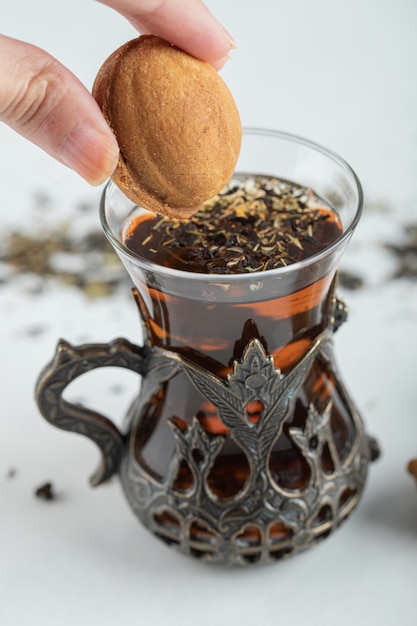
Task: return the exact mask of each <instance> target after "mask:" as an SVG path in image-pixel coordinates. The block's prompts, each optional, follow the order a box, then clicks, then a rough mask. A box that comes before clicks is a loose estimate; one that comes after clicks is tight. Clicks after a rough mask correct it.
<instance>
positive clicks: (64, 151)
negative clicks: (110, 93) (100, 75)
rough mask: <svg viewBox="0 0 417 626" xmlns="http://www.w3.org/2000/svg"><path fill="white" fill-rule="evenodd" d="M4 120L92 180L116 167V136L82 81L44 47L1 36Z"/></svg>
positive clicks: (0, 89)
mask: <svg viewBox="0 0 417 626" xmlns="http://www.w3.org/2000/svg"><path fill="white" fill-rule="evenodd" d="M0 121H3V122H5V123H6V124H7V125H8V126H10V127H11V128H12V129H13V130H15V131H17V132H18V133H19V134H20V135H22V136H23V137H25V138H26V139H29V140H30V141H32V142H33V143H35V144H36V145H38V146H39V147H40V148H42V149H43V150H45V152H47V153H48V154H50V155H51V156H53V157H54V158H55V159H57V160H58V161H60V162H61V163H63V164H64V165H67V166H68V167H70V168H71V169H73V170H75V171H76V172H77V173H78V174H80V175H81V176H82V177H83V178H85V179H86V180H87V181H88V182H89V183H91V184H96V185H98V184H100V183H102V182H103V181H104V180H105V179H106V178H107V177H109V176H110V174H112V172H113V170H114V168H115V167H116V163H117V159H118V154H119V149H118V146H117V142H116V139H115V137H114V135H113V133H112V131H111V130H110V128H109V127H108V125H107V124H106V122H105V120H104V118H103V116H102V114H101V111H100V109H99V107H98V106H97V104H96V102H95V100H94V98H93V97H92V96H91V94H90V93H89V92H88V90H87V89H86V88H85V87H84V86H83V85H82V83H81V82H80V81H79V80H78V79H77V78H76V77H75V76H74V75H73V74H72V73H71V72H70V71H69V70H67V69H66V68H65V67H63V66H62V65H61V64H60V63H59V62H58V61H57V60H56V59H54V58H53V57H51V56H50V55H49V54H47V53H46V52H44V51H43V50H41V49H39V48H37V47H35V46H32V45H30V44H27V43H23V42H21V41H17V40H15V39H11V38H9V37H5V36H2V35H0Z"/></svg>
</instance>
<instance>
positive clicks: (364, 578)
mask: <svg viewBox="0 0 417 626" xmlns="http://www.w3.org/2000/svg"><path fill="white" fill-rule="evenodd" d="M207 4H208V6H209V7H210V8H211V9H212V10H213V12H214V13H215V14H216V15H217V16H218V18H219V19H220V20H221V21H223V22H224V24H225V25H226V27H227V28H228V29H229V30H230V32H231V33H232V34H233V36H234V38H235V40H236V42H237V45H238V47H237V49H236V50H235V51H234V53H233V60H231V61H230V62H229V63H228V64H227V66H226V67H225V69H224V70H223V71H222V75H223V77H224V78H225V80H226V82H227V83H228V85H229V87H230V88H231V90H232V92H233V94H234V96H235V98H236V101H237V104H238V106H239V109H240V112H241V116H242V121H243V124H244V125H250V126H263V127H269V128H275V129H279V130H284V131H288V132H292V133H296V134H301V135H304V136H306V137H308V138H310V139H313V140H315V141H317V142H319V143H322V144H324V145H325V146H327V147H330V148H332V149H333V150H335V151H336V152H339V154H341V155H342V156H343V157H344V158H345V159H346V160H347V161H348V162H349V163H350V164H351V165H352V166H353V168H354V169H355V170H356V172H357V173H358V175H359V177H360V179H361V180H362V183H363V186H364V189H365V195H366V208H365V214H364V216H363V219H362V222H361V224H360V225H359V227H358V229H357V231H356V233H355V235H354V238H353V240H352V241H351V244H350V247H349V250H348V252H347V253H346V255H345V257H344V260H343V263H342V267H343V268H344V269H348V270H354V271H355V272H357V273H360V274H361V275H362V276H363V277H364V278H365V287H364V288H362V289H360V290H357V291H352V292H350V291H349V292H345V293H342V294H341V295H342V296H343V297H344V298H345V300H347V302H348V304H349V306H350V318H349V321H348V323H347V324H345V325H344V326H343V327H342V329H341V330H340V331H339V333H338V335H337V336H336V351H337V355H338V361H339V366H340V369H341V371H342V373H343V376H344V379H345V381H346V382H347V386H348V388H349V389H350V390H351V392H352V395H353V397H354V398H355V401H356V404H357V405H358V407H359V408H360V410H361V412H362V414H363V416H364V419H365V422H366V424H367V428H368V430H369V431H370V432H371V433H372V434H375V435H376V436H377V437H378V439H379V441H380V444H381V447H382V452H383V454H382V457H381V459H380V460H379V461H378V462H377V463H375V464H374V465H372V466H371V468H370V474H369V480H368V483H367V487H366V490H365V494H364V497H363V499H362V501H361V503H360V505H359V507H358V509H357V510H356V511H355V513H354V514H353V516H352V518H351V519H350V520H349V521H348V522H347V523H346V524H345V525H344V526H343V527H342V528H341V529H340V530H338V531H337V533H335V534H334V535H333V536H331V537H330V538H329V539H327V540H326V541H325V542H324V543H322V544H321V545H319V546H318V547H316V548H315V549H313V550H311V551H310V552H307V553H305V554H303V555H301V556H298V557H296V558H294V559H293V560H288V561H285V562H281V563H278V564H277V565H274V566H273V567H267V568H253V569H247V570H223V569H220V568H212V567H208V566H204V565H203V564H201V563H198V562H194V561H193V560H191V559H186V558H184V557H182V556H180V555H178V554H176V553H175V552H174V551H172V550H170V549H168V548H167V547H166V546H165V545H163V544H162V543H159V542H158V541H157V540H155V539H154V538H153V537H151V536H150V535H149V534H148V533H147V531H145V530H144V529H143V528H142V527H141V526H140V525H139V523H138V522H137V521H136V519H135V518H134V516H133V514H132V513H131V512H130V510H129V508H128V505H127V504H126V502H125V500H124V498H123V495H122V493H121V489H120V486H119V484H118V482H117V480H114V481H112V482H111V483H110V484H109V485H107V486H104V487H100V488H99V489H97V490H92V489H90V487H89V486H88V484H87V480H86V479H87V477H88V476H89V475H90V474H91V473H92V471H93V470H94V465H95V463H97V462H98V455H97V452H96V449H95V447H94V446H93V445H92V444H91V443H90V442H89V441H87V440H84V439H82V438H80V437H76V436H74V435H70V434H67V433H63V432H62V431H58V430H56V429H54V428H52V427H51V426H50V425H48V424H47V423H46V422H44V421H43V419H42V418H41V417H40V415H39V413H38V411H37V408H36V406H35V403H34V399H33V389H34V384H35V381H36V378H37V376H38V374H39V372H40V370H41V368H42V367H43V366H44V364H45V363H46V362H47V361H48V360H49V359H50V358H51V356H52V353H53V350H54V347H55V344H56V341H57V339H58V338H59V337H61V336H63V337H65V338H67V339H68V340H70V341H72V342H75V343H79V342H81V341H104V342H106V341H109V340H110V339H113V338H114V337H116V336H125V337H128V338H130V339H132V340H133V341H135V340H138V338H139V324H138V322H137V319H136V315H135V308H134V305H133V303H132V302H131V300H130V297H129V294H128V293H126V294H119V295H118V296H117V297H116V296H113V297H111V298H107V299H101V300H94V301H91V300H88V299H86V298H85V296H84V295H83V294H82V293H80V292H79V291H78V290H75V289H69V288H63V287H61V286H59V285H58V284H52V285H48V287H47V288H46V289H44V291H43V292H42V293H40V294H38V295H30V293H29V292H30V289H28V284H27V279H24V280H20V279H19V280H16V281H15V282H14V281H9V282H7V283H6V284H5V285H0V385H1V388H0V623H1V624H2V626H21V625H22V626H23V625H25V626H26V625H27V624H42V625H43V626H49V625H54V626H57V625H59V626H67V625H70V624H71V625H73V624H75V623H77V624H79V625H80V626H87V625H88V626H95V625H96V624H100V625H101V626H107V625H108V624H115V623H127V622H132V623H137V624H144V625H146V626H156V625H158V626H160V625H162V624H170V625H172V626H191V625H192V626H194V625H195V624H197V623H198V624H199V626H205V625H209V624H210V625H218V624H219V625H220V624H225V623H227V624H230V625H233V626H234V625H236V626H237V625H239V626H249V625H253V624H258V625H259V626H269V625H272V624H276V623H288V622H289V621H291V623H292V624H296V625H297V626H298V625H300V626H304V625H305V624H311V625H312V626H315V625H320V626H323V625H325V624H326V625H327V624H329V625H334V624H339V625H346V626H347V625H349V626H350V625H351V624H356V625H364V626H365V625H367V626H368V625H371V626H372V625H378V626H379V625H387V626H388V625H390V626H391V625H392V624H394V623H396V624H397V623H398V624H401V625H402V626H412V625H415V624H416V623H417V618H416V605H415V589H416V569H417V489H416V488H415V485H414V483H413V481H412V480H411V477H410V476H409V475H408V474H407V473H406V471H405V466H406V464H407V462H408V460H409V459H410V458H412V457H413V456H417V408H416V407H417V377H416V371H417V354H416V340H417V331H416V329H417V284H416V280H415V279H414V281H413V280H406V279H402V280H392V278H391V275H392V272H393V271H395V261H394V259H393V257H392V255H391V254H389V253H388V252H387V251H386V250H385V248H384V245H383V244H385V243H387V242H401V241H402V237H403V234H402V233H403V227H404V225H407V224H412V223H414V224H416V223H417V174H416V172H417V81H416V78H415V77H416V66H417V38H416V35H415V31H416V26H417V4H416V2H415V0H396V1H395V2H394V0H391V1H389V0H350V2H344V1H343V2H342V1H341V0H315V1H314V2H312V1H310V0H293V1H291V2H289V1H288V0H286V1H285V0H273V1H272V0H271V1H270V2H268V1H267V0H257V1H256V2H248V1H246V0H242V1H238V0H227V1H224V0H223V1H221V0H211V1H209V2H208V3H207ZM178 28H181V24H178ZM0 29H1V31H2V32H3V33H4V34H8V35H11V36H14V37H17V38H21V39H25V40H27V41H30V42H32V43H35V44H37V45H39V46H41V47H43V48H46V49H48V51H49V52H51V53H52V54H53V55H55V56H56V57H57V58H58V59H59V60H61V61H62V62H63V63H64V64H66V65H67V66H68V67H69V68H70V69H71V70H72V71H73V72H74V73H76V74H77V75H78V76H79V77H80V78H81V80H83V82H84V83H85V84H86V85H87V86H88V87H89V88H90V87H91V85H92V82H93V79H94V76H95V74H96V72H97V70H98V68H99V66H100V65H101V63H102V62H103V60H104V59H105V58H106V57H107V56H108V54H109V53H110V52H112V51H113V50H114V49H115V48H116V47H117V46H119V45H120V44H122V43H123V42H124V41H126V40H127V39H129V38H131V37H133V36H134V35H135V33H134V31H133V29H132V27H131V26H130V25H129V24H128V23H126V22H125V21H124V20H123V18H121V17H120V16H118V15H117V14H115V13H114V12H113V11H111V10H110V9H108V8H107V7H104V6H102V5H100V4H98V3H96V2H93V1H92V0H66V1H65V0H61V2H56V0H38V2H33V1H32V0H20V1H19V0H16V1H15V2H12V3H11V2H9V3H7V4H6V3H3V4H2V6H1V7H0ZM0 189H1V194H0V249H1V236H2V235H1V233H4V236H5V235H6V234H7V233H8V232H9V230H10V229H11V228H13V227H14V228H16V227H18V228H21V229H23V230H29V231H30V230H31V229H32V226H33V228H34V229H36V227H37V226H38V224H36V223H35V220H36V219H38V218H37V217H36V216H37V215H38V214H37V213H36V212H34V210H33V205H34V197H36V195H39V194H40V193H43V194H47V195H48V196H49V197H50V198H52V210H50V211H49V212H48V214H47V216H48V220H49V222H50V223H53V222H54V221H56V223H60V222H62V221H63V220H67V219H69V220H72V219H76V217H75V213H74V206H75V205H76V204H77V203H79V202H95V203H98V198H99V194H100V190H99V189H92V188H90V187H88V185H87V184H86V183H84V182H83V181H82V180H80V179H79V178H78V177H77V176H76V175H75V174H73V173H72V172H70V171H69V170H67V169H65V168H64V167H63V166H60V165H58V164H56V163H55V162H53V161H52V160H51V159H50V158H49V157H48V156H46V155H44V154H43V153H42V152H41V151H40V150H38V149H37V148H36V147H34V146H31V145H29V144H28V143H27V142H25V141H24V140H23V139H21V138H19V137H18V136H17V135H15V134H13V133H12V132H11V131H10V130H9V129H8V128H6V127H4V126H0ZM96 219H97V223H98V216H96ZM25 281H26V282H25ZM342 291H343V290H342ZM34 328H35V329H36V328H38V329H39V328H40V329H43V332H40V333H34V332H31V329H32V331H33V329H34ZM115 375H116V374H114V376H115ZM135 384H136V383H135V380H134V378H133V377H129V376H128V377H127V379H126V378H124V379H123V385H124V386H125V388H126V389H130V390H132V389H134V388H135ZM87 391H88V393H89V394H91V398H92V403H93V404H94V406H96V407H97V408H103V409H104V408H106V409H107V411H108V412H110V414H111V415H113V414H116V413H117V414H122V413H123V410H124V406H125V405H126V403H127V402H128V399H125V398H124V397H119V396H115V395H114V394H113V395H112V394H110V393H109V392H108V384H107V383H105V382H103V379H102V377H101V376H93V377H92V379H91V382H90V383H89V385H88V388H87ZM87 391H85V390H84V391H83V393H87ZM12 468H14V469H15V470H16V474H15V476H14V478H10V476H9V477H8V473H9V472H10V470H11V469H12ZM46 480H53V482H54V485H55V489H56V491H57V495H58V497H57V499H56V500H55V501H53V502H50V503H48V502H43V501H40V500H39V499H36V498H35V497H34V495H33V492H34V489H35V487H36V486H39V485H40V484H42V483H43V482H45V481H46Z"/></svg>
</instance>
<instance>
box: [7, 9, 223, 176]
mask: <svg viewBox="0 0 417 626" xmlns="http://www.w3.org/2000/svg"><path fill="white" fill-rule="evenodd" d="M102 2H103V4H106V5H108V6H109V7H112V8H113V9H115V10H116V11H118V12H119V13H120V14H121V15H123V16H124V17H126V18H127V19H128V20H129V21H130V22H131V23H132V24H133V25H134V26H135V28H137V29H138V30H139V31H140V32H141V33H153V34H155V35H158V36H160V37H163V38H164V39H167V40H168V41H170V42H171V43H173V44H175V45H177V46H178V47H180V48H182V49H184V50H186V51H187V52H189V53H190V54H193V55H194V56H196V57H199V58H201V59H203V60H205V61H209V62H210V63H212V64H213V65H214V66H215V67H216V68H217V69H218V68H219V67H221V66H222V64H223V63H224V61H225V59H226V58H227V54H228V53H229V51H230V49H231V48H232V47H233V41H232V40H231V37H230V35H229V34H228V33H227V31H226V30H225V29H224V28H223V26H222V25H221V24H219V22H217V20H216V19H215V18H214V17H213V16H212V14H211V13H210V12H209V11H208V9H207V7H206V6H205V5H204V4H203V3H202V2H201V1H200V0H165V1H164V0H102ZM0 121H3V122H5V123H6V124H8V125H9V126H10V127H11V128H13V129H14V130H16V131H17V132H18V133H19V134H20V135H22V136H23V137H25V138H26V139H29V140H30V141H32V142H33V143H35V144H37V145H38V146H39V147H41V148H42V149H43V150H45V151H46V152H47V153H48V154H50V155H51V156H53V157H54V158H55V159H57V160H58V161H60V162H61V163H63V164H64V165H67V166H68V167H70V168H72V169H73V170H74V171H76V172H77V173H78V174H80V175H81V176H82V177H83V178H85V179H86V180H87V181H88V182H89V183H91V184H93V185H98V184H100V183H102V182H104V180H106V178H108V177H109V176H110V175H111V173H112V172H113V170H114V168H115V166H116V163H117V159H118V154H119V149H118V146H117V142H116V140H115V137H114V135H113V133H112V132H111V130H110V128H109V127H108V126H107V124H106V122H105V121H104V118H103V116H102V114H101V111H100V110H99V108H98V106H97V104H96V102H95V100H94V99H93V97H92V96H91V94H90V93H89V91H88V90H87V89H86V88H85V87H84V86H83V85H82V83H81V82H80V81H79V80H78V79H77V78H76V77H75V76H74V75H73V74H72V73H71V72H70V71H69V70H68V69H66V68H65V67H64V66H63V65H61V64H60V63H59V62H58V61H57V60H56V59H54V58H53V57H52V56H50V55H49V54H48V53H47V52H45V51H44V50H41V49H40V48H37V47H35V46H32V45H31V44H28V43H24V42H21V41H17V40H15V39H11V38H10V37H6V36H2V35H0Z"/></svg>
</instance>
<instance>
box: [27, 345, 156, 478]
mask: <svg viewBox="0 0 417 626" xmlns="http://www.w3.org/2000/svg"><path fill="white" fill-rule="evenodd" d="M147 355H148V350H147V349H146V347H144V348H141V347H139V346H136V345H134V344H132V343H130V342H129V341H127V340H126V339H115V340H114V341H112V342H111V343H107V344H85V345H82V346H78V347H73V346H72V345H71V344H69V343H68V342H67V341H64V340H61V341H59V343H58V345H57V349H56V352H55V356H54V358H53V359H52V361H51V362H50V363H49V364H48V365H47V366H46V367H45V368H44V370H43V371H42V373H41V374H40V376H39V379H38V382H37V385H36V392H35V393H36V401H37V404H38V407H39V410H40V412H41V413H42V415H43V417H44V418H45V419H46V420H47V421H48V422H50V423H51V424H53V425H54V426H56V427H57V428H61V429H63V430H68V431H72V432H76V433H79V434H81V435H85V436H86V437H88V438H89V439H91V440H92V441H94V443H95V444H96V445H97V446H98V447H99V449H100V451H101V462H100V465H99V467H98V468H97V470H96V471H95V472H94V474H93V475H92V476H91V478H90V482H91V484H92V485H93V486H97V485H100V484H101V483H103V482H105V481H106V480H108V479H109V478H110V477H111V476H112V475H113V474H114V473H115V472H117V470H118V467H119V463H120V458H121V453H122V449H123V444H124V437H123V435H122V434H121V433H120V431H119V430H118V428H117V427H116V426H115V425H114V424H113V423H112V422H111V421H110V420H109V419H108V418H107V417H104V416H103V415H101V414H100V413H98V412H96V411H92V410H90V409H87V408H86V407H83V406H82V405H76V404H73V403H71V402H68V401H66V400H64V398H63V397H62V394H63V392H64V390H65V388H66V387H67V386H68V385H69V384H70V383H71V382H72V381H73V380H75V379H76V378H78V377H79V376H82V375H83V374H86V373H87V372H89V371H91V370H93V369H97V368H100V367H123V368H125V369H128V370H132V371H134V372H136V373H137V374H139V375H141V376H143V375H144V374H145V373H146V370H147V361H148V359H147Z"/></svg>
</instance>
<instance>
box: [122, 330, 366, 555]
mask: <svg viewBox="0 0 417 626" xmlns="http://www.w3.org/2000/svg"><path fill="white" fill-rule="evenodd" d="M328 342H329V338H328V335H327V333H324V335H323V336H321V337H319V338H318V339H317V341H316V342H315V343H314V344H313V345H312V346H311V348H310V350H309V351H308V352H307V353H306V354H305V355H304V356H303V358H302V359H300V361H298V362H297V363H296V364H295V366H294V367H293V368H292V369H291V370H290V371H289V372H287V373H286V374H285V375H283V374H282V372H281V371H280V370H279V369H275V367H274V364H273V360H272V358H271V357H270V356H268V355H267V354H265V351H264V349H263V347H262V345H261V343H260V342H259V341H258V340H257V339H254V340H252V341H250V342H249V344H248V346H247V348H246V350H245V352H244V355H243V357H242V359H241V360H239V361H235V363H234V366H233V371H232V373H231V374H229V376H228V377H227V380H222V379H219V378H217V377H216V376H214V375H212V374H211V373H209V372H207V371H205V370H203V369H201V368H200V367H198V366H196V365H194V364H192V363H190V362H188V361H187V360H186V359H179V360H178V357H177V356H176V357H175V363H176V367H177V368H178V366H179V367H180V368H182V370H183V371H184V372H185V373H186V374H187V376H188V377H189V379H190V380H191V381H192V383H193V385H195V386H196V387H197V388H198V390H199V391H200V393H201V394H202V395H203V396H204V397H205V398H206V399H207V400H208V401H209V402H211V403H212V404H213V405H214V406H215V407H216V409H217V413H218V416H219V418H220V420H221V421H222V423H223V424H224V425H225V426H226V427H227V429H228V431H229V436H230V437H231V438H232V439H233V440H234V441H235V442H236V443H237V444H238V445H239V447H240V448H241V449H242V450H243V451H244V452H245V454H246V456H247V459H248V462H249V466H250V474H249V478H248V480H247V482H246V484H245V486H244V488H243V489H242V490H241V491H240V492H239V493H238V494H237V495H235V496H233V497H231V498H227V499H221V498H219V497H217V496H216V495H215V494H214V493H213V492H212V490H211V489H210V486H209V481H208V475H209V472H210V469H211V467H212V466H213V464H214V462H215V459H216V457H217V455H218V454H219V453H220V452H221V450H222V447H223V445H224V443H225V436H223V435H217V436H213V435H209V434H207V432H206V431H205V429H204V428H203V427H202V425H201V423H200V422H199V420H198V419H197V418H194V419H193V420H192V421H191V423H190V424H189V425H188V427H185V426H184V425H183V424H177V423H176V422H175V421H171V423H170V426H171V429H172V434H173V437H174V439H175V442H176V451H177V454H176V456H175V462H174V463H173V464H172V466H171V468H170V472H169V475H168V476H167V477H166V479H165V480H164V481H163V482H158V481H156V480H155V479H153V478H152V477H150V476H149V475H148V474H147V472H146V470H145V469H144V468H143V467H142V466H141V465H140V464H139V463H137V462H135V461H132V456H131V455H130V456H129V457H125V458H124V459H123V461H122V466H121V476H122V484H123V485H124V489H125V491H126V495H127V498H128V500H129V501H130V503H131V505H132V507H133V509H134V510H135V512H136V514H137V515H138V516H139V518H140V519H141V520H142V522H143V523H144V524H145V525H146V526H147V527H148V528H149V529H150V530H151V531H152V532H153V533H155V534H156V535H157V536H159V537H160V538H161V539H163V540H164V541H165V542H166V543H168V544H173V545H176V546H177V547H178V548H179V549H180V550H181V551H182V552H184V553H186V554H190V555H193V556H196V557H198V558H200V559H202V560H205V561H210V562H220V563H229V564H237V565H246V564H249V563H254V562H273V561H275V560H277V559H280V558H283V557H287V556H289V555H290V554H296V553H297V552H299V551H301V550H304V549H306V548H308V547H309V546H311V545H312V544H314V543H316V542H317V541H319V540H320V539H322V538H324V537H325V536H327V535H328V534H329V533H330V532H332V531H333V530H334V529H335V528H337V527H338V526H339V525H340V523H341V522H342V521H343V520H344V519H345V518H346V517H347V516H348V514H349V513H350V512H351V510H352V509H353V508H354V507H355V506H356V504H357V502H358V500H359V498H360V495H361V492H362V488H363V485H364V482H365V478H366V472H367V465H368V462H369V460H370V451H369V444H368V438H367V437H366V436H365V434H364V432H363V427H362V422H361V419H360V417H359V415H358V414H357V412H356V411H355V410H354V407H350V409H351V411H352V416H353V420H354V422H355V429H356V437H355V443H354V446H353V449H352V450H351V453H350V454H349V455H348V458H346V459H344V460H342V459H340V457H339V455H338V452H337V448H336V446H335V443H334V440H333V434H332V429H331V426H330V416H331V412H332V401H331V399H329V401H328V403H327V405H326V406H325V408H324V410H322V411H319V410H318V409H317V407H316V406H315V405H314V404H313V403H310V406H309V410H308V417H307V419H306V422H305V424H304V425H303V426H302V427H293V428H290V430H289V432H290V436H291V437H292V439H293V441H294V443H295V445H296V446H297V447H298V449H299V451H300V453H301V454H302V455H303V457H304V458H305V460H306V462H307V463H308V466H309V468H310V478H309V480H308V484H307V485H306V486H305V487H304V488H303V489H301V490H298V491H297V490H295V491H294V490H288V489H286V488H284V487H282V486H280V485H278V484H277V483H276V482H275V481H274V479H273V476H272V475H271V472H270V470H269V457H270V454H271V449H272V447H273V445H274V442H276V441H277V439H278V438H279V436H280V434H281V432H282V429H283V426H284V424H285V423H286V421H287V420H288V419H289V416H290V415H291V414H292V410H293V402H294V399H295V397H296V394H297V391H298V390H299V389H300V388H301V386H302V385H303V384H304V383H305V380H306V377H307V376H308V373H309V370H310V367H311V365H312V362H313V361H314V359H317V358H324V359H326V360H327V358H328V354H329V350H330V349H329V346H328ZM165 358H167V359H169V358H170V355H169V354H167V353H165ZM255 399H256V400H258V401H260V403H261V405H262V411H261V413H260V416H259V419H258V420H257V421H256V422H253V421H251V420H250V419H249V417H248V413H247V411H246V407H247V406H248V404H249V403H250V402H252V401H253V400H255ZM324 448H326V452H327V458H328V464H329V465H330V467H327V468H326V469H324V468H323V451H324ZM183 462H185V463H186V464H187V467H188V468H189V470H190V472H191V474H192V477H193V481H192V485H191V487H190V488H189V489H187V491H186V492H181V491H179V490H178V489H176V488H175V478H176V476H177V473H178V469H179V466H180V464H181V463H183Z"/></svg>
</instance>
